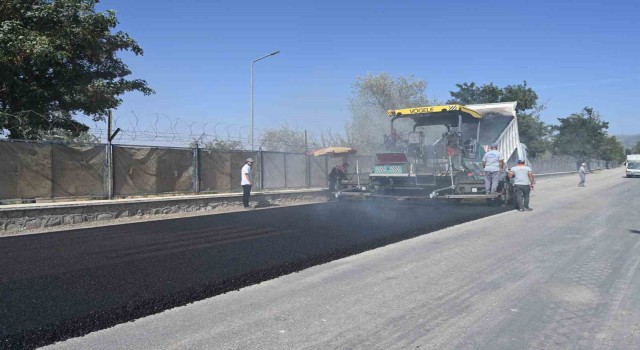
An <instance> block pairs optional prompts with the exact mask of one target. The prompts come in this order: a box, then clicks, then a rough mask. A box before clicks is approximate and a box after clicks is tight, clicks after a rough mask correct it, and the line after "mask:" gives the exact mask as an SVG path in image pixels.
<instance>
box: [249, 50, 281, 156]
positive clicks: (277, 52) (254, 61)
mask: <svg viewBox="0 0 640 350" xmlns="http://www.w3.org/2000/svg"><path fill="white" fill-rule="evenodd" d="M279 53H280V51H274V52H272V53H270V54H268V55H265V56H262V57H260V58H258V59H255V60H253V61H251V150H252V151H253V150H254V145H253V64H254V63H256V62H258V61H260V60H263V59H265V58H267V57H269V56H273V55H277V54H279Z"/></svg>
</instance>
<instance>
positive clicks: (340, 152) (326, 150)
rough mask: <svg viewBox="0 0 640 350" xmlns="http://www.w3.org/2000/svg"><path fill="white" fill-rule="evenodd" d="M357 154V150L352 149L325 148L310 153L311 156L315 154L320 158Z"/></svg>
mask: <svg viewBox="0 0 640 350" xmlns="http://www.w3.org/2000/svg"><path fill="white" fill-rule="evenodd" d="M356 152H357V151H356V149H355V148H351V147H325V148H320V149H317V150H313V151H310V152H309V154H313V155H314V156H316V157H319V156H324V155H330V156H340V155H346V154H354V153H356Z"/></svg>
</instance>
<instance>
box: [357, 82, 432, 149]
mask: <svg viewBox="0 0 640 350" xmlns="http://www.w3.org/2000/svg"><path fill="white" fill-rule="evenodd" d="M426 87H427V82H426V81H424V80H421V79H415V78H414V77H413V76H410V77H404V76H400V77H397V78H394V77H392V76H391V75H389V74H387V73H381V74H378V75H373V74H369V75H366V76H364V77H357V78H356V80H355V82H354V83H353V87H352V92H351V98H350V101H349V109H350V110H351V121H350V122H349V123H347V125H346V134H347V140H348V142H349V146H352V147H355V148H356V149H358V151H359V152H361V153H364V154H372V153H375V152H378V151H381V150H382V149H383V148H384V134H388V133H389V132H390V123H391V120H390V119H389V117H388V115H387V111H388V110H390V109H399V108H410V107H418V106H425V105H428V104H429V100H428V99H427V96H426V95H425V89H426ZM410 127H411V126H410V125H409V123H408V122H406V123H402V122H401V123H396V128H397V129H398V130H399V131H407V130H409V129H410ZM439 134H440V133H438V135H439Z"/></svg>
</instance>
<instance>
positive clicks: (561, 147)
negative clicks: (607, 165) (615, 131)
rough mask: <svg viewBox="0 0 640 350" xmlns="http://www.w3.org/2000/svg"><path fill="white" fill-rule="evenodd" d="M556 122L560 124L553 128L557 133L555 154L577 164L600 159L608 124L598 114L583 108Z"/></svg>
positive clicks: (591, 109)
mask: <svg viewBox="0 0 640 350" xmlns="http://www.w3.org/2000/svg"><path fill="white" fill-rule="evenodd" d="M558 121H559V122H560V124H559V125H557V126H554V127H553V129H554V130H555V131H556V132H557V134H556V137H555V140H554V143H553V147H554V150H555V152H556V153H557V154H566V155H570V156H572V157H575V158H577V159H578V161H579V162H582V161H585V160H589V159H592V158H600V157H602V153H603V149H605V144H606V143H607V137H608V135H607V129H608V128H609V123H608V122H606V121H603V120H602V119H601V117H600V113H598V112H597V111H595V110H594V109H593V108H590V107H585V108H583V109H582V111H580V112H579V113H573V114H571V115H569V116H568V117H566V118H558Z"/></svg>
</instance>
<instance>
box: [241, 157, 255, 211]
mask: <svg viewBox="0 0 640 350" xmlns="http://www.w3.org/2000/svg"><path fill="white" fill-rule="evenodd" d="M252 166H253V158H247V160H246V161H245V164H244V166H243V167H242V171H241V172H242V174H241V176H242V178H241V181H240V184H241V185H242V205H244V207H245V208H249V196H250V195H251V185H252V184H253V172H252V171H251V167H252Z"/></svg>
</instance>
